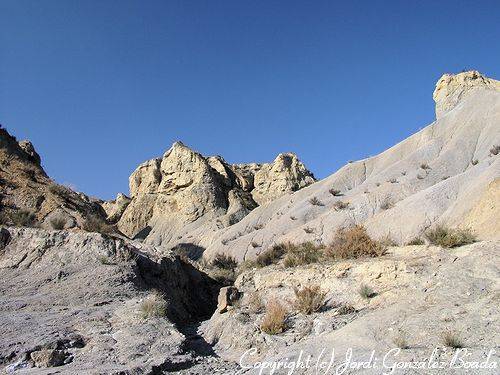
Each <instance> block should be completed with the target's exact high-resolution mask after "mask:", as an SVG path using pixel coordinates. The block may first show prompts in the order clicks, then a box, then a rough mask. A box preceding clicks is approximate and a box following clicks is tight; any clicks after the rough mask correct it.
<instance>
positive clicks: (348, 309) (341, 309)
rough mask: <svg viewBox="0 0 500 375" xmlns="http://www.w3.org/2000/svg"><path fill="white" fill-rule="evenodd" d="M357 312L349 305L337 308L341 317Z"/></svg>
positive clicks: (344, 304) (345, 304)
mask: <svg viewBox="0 0 500 375" xmlns="http://www.w3.org/2000/svg"><path fill="white" fill-rule="evenodd" d="M355 312H356V309H355V308H354V307H353V306H352V305H350V304H348V303H343V304H341V305H340V306H339V307H338V308H337V313H338V314H339V315H348V314H353V313H355Z"/></svg>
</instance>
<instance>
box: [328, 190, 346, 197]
mask: <svg viewBox="0 0 500 375" xmlns="http://www.w3.org/2000/svg"><path fill="white" fill-rule="evenodd" d="M328 191H329V192H330V194H331V195H333V196H334V197H340V196H342V195H343V194H342V192H341V191H340V190H338V189H330V190H328Z"/></svg>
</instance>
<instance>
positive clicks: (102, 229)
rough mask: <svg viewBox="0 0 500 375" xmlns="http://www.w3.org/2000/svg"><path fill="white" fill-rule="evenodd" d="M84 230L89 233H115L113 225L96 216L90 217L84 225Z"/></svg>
mask: <svg viewBox="0 0 500 375" xmlns="http://www.w3.org/2000/svg"><path fill="white" fill-rule="evenodd" d="M82 229H83V230H85V231H87V232H94V233H101V234H111V233H114V232H115V229H114V228H113V226H112V225H109V224H107V223H106V222H104V220H102V219H99V218H97V217H94V216H90V217H88V218H87V219H86V220H85V222H84V223H83V225H82Z"/></svg>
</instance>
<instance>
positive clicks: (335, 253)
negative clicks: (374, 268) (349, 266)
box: [325, 225, 386, 259]
mask: <svg viewBox="0 0 500 375" xmlns="http://www.w3.org/2000/svg"><path fill="white" fill-rule="evenodd" d="M385 250H386V249H385V246H384V245H383V244H382V243H381V242H380V241H375V240H373V239H372V238H371V237H370V236H369V235H368V233H367V232H366V229H365V227H363V226H362V225H355V226H353V227H351V228H347V229H345V228H341V229H339V230H338V231H337V235H336V237H335V239H334V240H333V242H332V243H331V244H330V245H329V246H328V247H327V248H326V250H325V255H326V256H327V257H330V258H335V259H349V258H360V257H378V256H381V255H384V254H385Z"/></svg>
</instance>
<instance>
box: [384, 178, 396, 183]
mask: <svg viewBox="0 0 500 375" xmlns="http://www.w3.org/2000/svg"><path fill="white" fill-rule="evenodd" d="M387 182H390V183H391V184H397V183H398V180H397V179H395V178H391V179H389V180H388V181H387Z"/></svg>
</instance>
